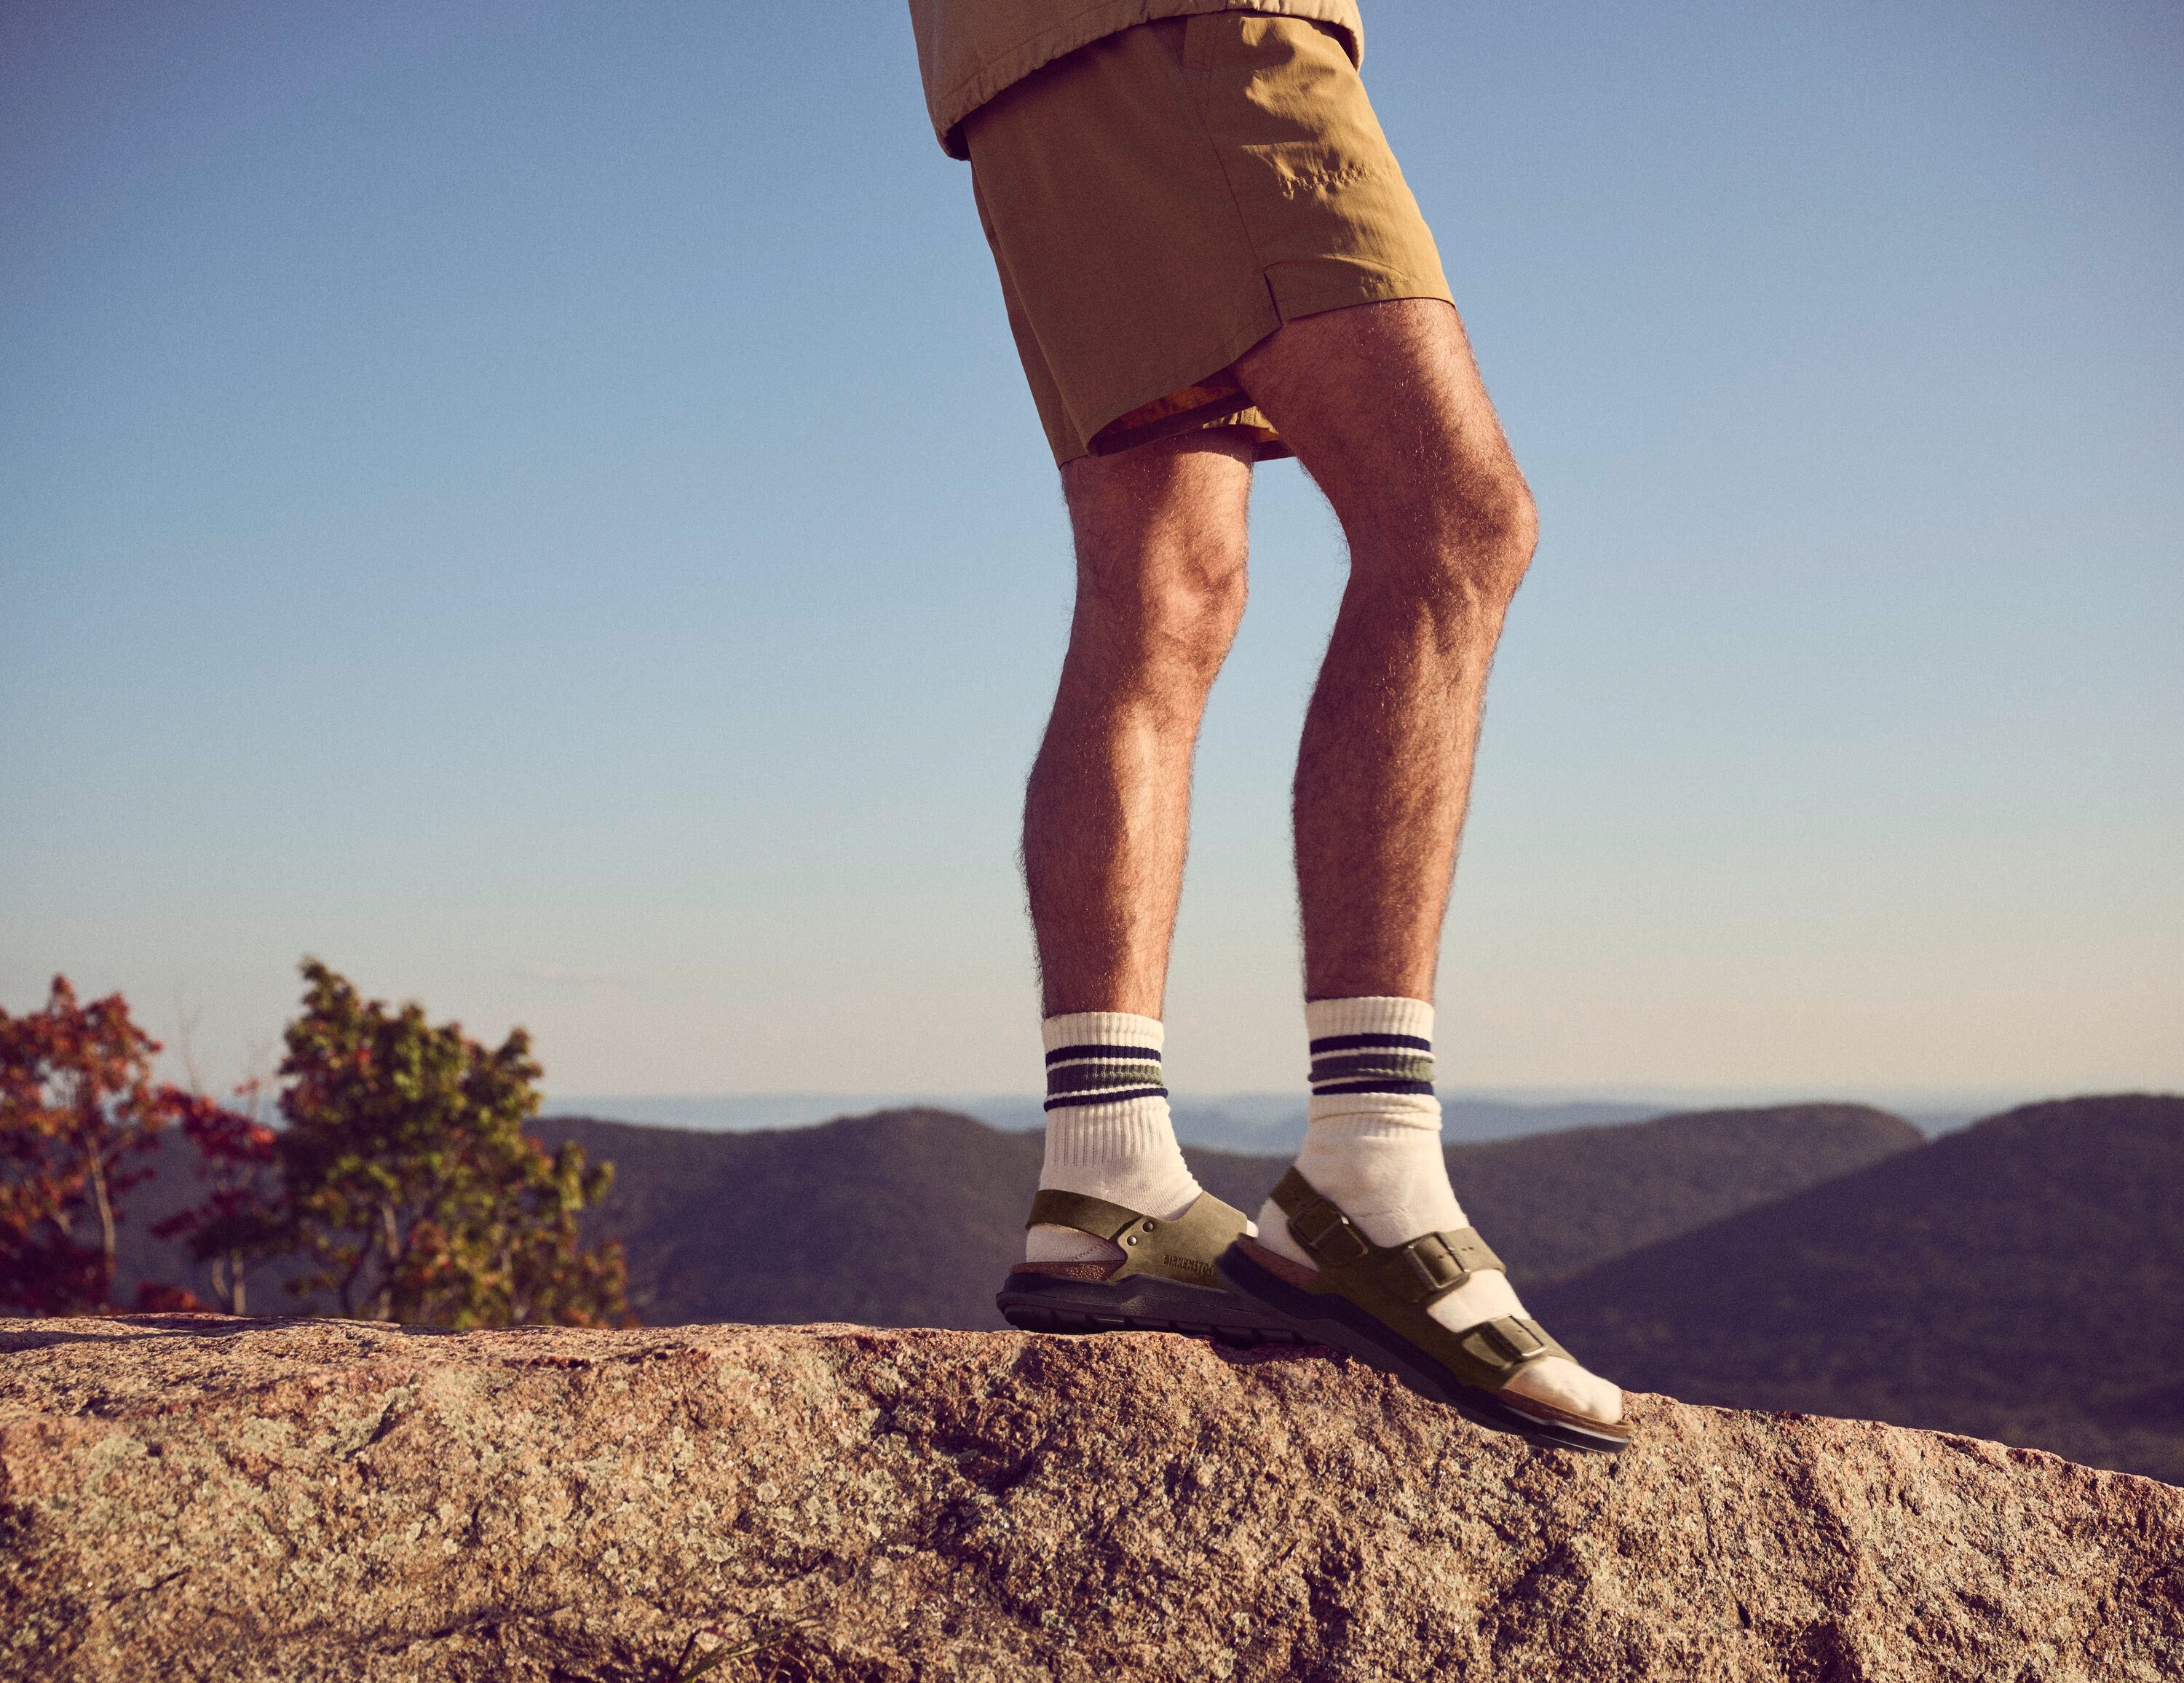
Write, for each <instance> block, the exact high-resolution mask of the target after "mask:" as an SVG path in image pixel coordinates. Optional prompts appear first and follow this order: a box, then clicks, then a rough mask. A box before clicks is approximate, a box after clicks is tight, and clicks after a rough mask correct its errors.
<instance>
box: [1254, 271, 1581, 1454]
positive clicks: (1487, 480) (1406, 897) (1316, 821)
mask: <svg viewBox="0 0 2184 1683" xmlns="http://www.w3.org/2000/svg"><path fill="white" fill-rule="evenodd" d="M1238 373H1239V375H1240V376H1241V378H1242V380H1243V383H1244V386H1245V389H1246V390H1247V391H1249V392H1250V393H1251V396H1252V398H1254V400H1256V402H1257V404H1258V405H1259V406H1260V408H1262V410H1265V411H1266V412H1267V414H1268V417H1269V418H1270V419H1271V420H1272V421H1273V423H1274V425H1275V426H1278V427H1279V428H1280V429H1281V433H1282V437H1284V439H1286V440H1287V441H1288V443H1289V444H1290V448H1291V449H1295V451H1296V453H1297V457H1298V460H1301V462H1302V463H1303V464H1304V465H1305V467H1306V469H1307V471H1309V472H1310V473H1311V474H1312V477H1313V478H1314V479H1315V480H1316V481H1317V482H1318V484H1319V487H1320V488H1321V489H1322V490H1323V491H1324V492H1325V493H1327V499H1328V500H1329V503H1331V504H1333V505H1334V512H1335V515H1336V517H1337V518H1338V519H1339V520H1340V521H1341V522H1342V529H1343V533H1344V535H1345V537H1346V538H1347V539H1348V540H1349V545H1350V580H1349V583H1348V585H1347V586H1346V588H1345V590H1344V592H1343V597H1342V606H1341V609H1340V612H1339V613H1338V614H1337V616H1336V617H1335V624H1334V635H1333V637H1332V638H1330V639H1329V644H1328V650H1327V657H1326V660H1325V661H1324V662H1323V665H1322V666H1321V669H1320V675H1319V682H1318V686H1317V688H1315V689H1314V690H1313V692H1312V705H1311V707H1310V709H1309V710H1308V711H1307V714H1306V717H1305V728H1304V741H1303V745H1302V747H1301V750H1300V752H1299V755H1298V759H1297V776H1296V794H1295V811H1296V861H1297V891H1298V897H1299V900H1300V903H1301V907H1302V912H1303V922H1304V940H1305V995H1306V997H1307V999H1308V1000H1343V1001H1346V1002H1348V1003H1347V1004H1346V1005H1345V1006H1329V1007H1326V1008H1325V1009H1326V1010H1328V1011H1335V1012H1340V1011H1350V1010H1360V1009H1362V1010H1365V1011H1373V1012H1377V1013H1379V1014H1380V1015H1381V1016H1383V1017H1385V1016H1388V1014H1389V1013H1390V1012H1398V1013H1400V1012H1402V1011H1405V1010H1406V1009H1407V1010H1408V1011H1409V1012H1410V1013H1411V1014H1412V1015H1413V1016H1418V1017H1421V1021H1422V1023H1429V1022H1430V1020H1431V1012H1430V1010H1429V1007H1428V1006H1425V1005H1411V1006H1406V1002H1408V1001H1430V1000H1432V998H1433V993H1434V971H1435V961H1436V958H1437V956H1438V954H1439V950H1440V930H1441V922H1442V919H1443V917H1444V915H1445V914H1446V911H1447V907H1448V890H1449V881H1450V878H1451V875H1452V874H1453V872H1454V871H1455V868H1456V850H1457V839H1458V837H1459V835H1460V833H1461V832H1462V830H1463V816H1464V808H1465V805H1466V804H1467V803H1468V800H1469V798H1470V792H1471V765H1472V754H1473V750H1474V747H1475V746H1476V744H1477V743H1478V738H1479V713H1480V710H1481V707H1482V705H1483V703H1484V699H1485V688H1486V672H1487V668H1488V666H1490V664H1491V663H1492V660H1493V657H1494V645H1495V644H1496V641H1497V640H1498V638H1500V636H1501V634H1502V618H1503V616H1504V615H1505V614H1506V613H1507V610H1508V606H1509V602H1510V599H1511V598H1512V597H1513V596H1514V595H1515V594H1516V591H1517V587H1518V584H1519V583H1520V582H1522V580H1523V578H1524V569H1525V567H1526V566H1528V565H1529V562H1530V560H1531V555H1532V545H1533V542H1534V539H1535V532H1536V527H1535V521H1534V516H1533V510H1532V499H1531V494H1530V493H1529V491H1528V490H1527V489H1526V488H1525V485H1524V476H1523V475H1522V474H1520V473H1519V472H1518V471H1517V465H1516V462H1515V460H1513V458H1512V456H1511V455H1510V454H1509V446H1508V443H1507V440H1505V439H1504V438H1503V437H1502V428H1501V425H1500V423H1499V422H1497V421H1496V420H1495V418H1494V410H1493V407H1492V405H1491V404H1490V403H1489V402H1488V401H1487V397H1486V391H1485V387H1484V386H1483V385H1482V384H1481V383H1480V382H1479V372H1478V370H1477V368H1476V367H1475V366H1474V364H1473V362H1472V359H1471V350H1470V347H1469V345H1468V343H1466V341H1465V339H1464V335H1463V324H1462V323H1461V322H1460V321H1459V320H1457V314H1456V311H1455V310H1454V309H1451V308H1450V307H1449V306H1448V305H1447V304H1443V303H1440V302H1438V301H1435V300H1431V299H1408V300H1404V301H1401V302H1397V303H1391V304H1368V305H1361V306H1359V307H1357V308H1356V309H1343V310H1336V311H1332V312H1329V314H1327V315H1313V316H1307V317H1305V318H1304V319H1302V320H1297V321H1292V322H1290V323H1289V324H1288V325H1287V326H1284V327H1283V328H1282V330H1281V331H1280V332H1278V333H1276V334H1274V335H1273V337H1270V338H1268V340H1266V341H1265V342H1264V343H1262V344H1261V345H1260V346H1259V347H1258V348H1256V349H1255V350H1254V351H1253V352H1252V353H1251V354H1250V355H1249V356H1248V357H1246V358H1245V359H1244V361H1243V362H1242V363H1241V364H1240V365H1239V366H1238ZM1309 1014H1310V1013H1309V1012H1308V1013H1307V1015H1308V1016H1309ZM1391 1020H1392V1019H1391ZM1385 1026H1386V1025H1385V1023H1383V1024H1382V1027H1383V1028H1385ZM1409 1032H1411V1033H1413V1034H1416V1033H1417V1032H1418V1029H1417V1028H1415V1027H1414V1028H1412V1029H1411V1030H1410V1031H1409ZM1333 1091H1334V1093H1335V1094H1337V1095H1340V1094H1343V1093H1344V1092H1345V1091H1346V1089H1344V1088H1342V1087H1341V1086H1340V1084H1336V1085H1335V1086H1334V1089H1333ZM1323 1103H1324V1104H1325V1114H1324V1116H1323ZM1315 1154H1316V1155H1315ZM1299 1162H1300V1163H1301V1164H1302V1163H1305V1162H1311V1163H1312V1165H1313V1166H1314V1170H1315V1172H1318V1173H1321V1174H1322V1176H1323V1180H1332V1181H1339V1182H1340V1183H1342V1184H1345V1186H1346V1189H1347V1195H1349V1196H1351V1198H1352V1199H1353V1200H1354V1201H1355V1204H1354V1207H1350V1206H1346V1207H1347V1208H1349V1211H1350V1213H1351V1215H1352V1216H1353V1217H1354V1218H1357V1220H1358V1221H1359V1222H1360V1223H1361V1224H1362V1226H1363V1227H1364V1228H1365V1229H1366V1231H1367V1234H1368V1236H1369V1237H1370V1238H1372V1239H1373V1241H1374V1242H1375V1243H1377V1244H1383V1245H1391V1244H1396V1243H1399V1242H1401V1241H1402V1240H1407V1239H1409V1238H1412V1237H1414V1236H1416V1235H1417V1234H1420V1233H1424V1232H1436V1231H1442V1230H1446V1229H1447V1228H1450V1227H1454V1226H1458V1225H1461V1224H1462V1209H1461V1207H1460V1206H1459V1205H1458V1204H1457V1201H1456V1198H1455V1195H1454V1193H1453V1191H1452V1190H1451V1188H1450V1187H1449V1184H1448V1179H1447V1171H1446V1163H1445V1161H1444V1159H1443V1157H1442V1155H1441V1150H1440V1114H1439V1107H1438V1106H1435V1105H1433V1104H1432V1103H1431V1102H1430V1101H1428V1102H1427V1103H1425V1104H1424V1105H1423V1106H1421V1105H1419V1104H1418V1101H1417V1099H1415V1098H1407V1097H1393V1098H1390V1099H1387V1100H1385V1101H1373V1100H1370V1099H1367V1098H1364V1097H1335V1098H1333V1099H1331V1100H1329V1101H1323V1099H1322V1098H1321V1097H1320V1096H1319V1095H1318V1094H1315V1096H1314V1098H1313V1101H1312V1122H1311V1123H1310V1125H1309V1126H1308V1128H1307V1132H1306V1140H1305V1149H1304V1152H1303V1153H1302V1154H1301V1156H1300V1158H1299ZM1307 1179H1310V1174H1307ZM1314 1184H1322V1182H1320V1181H1315V1182H1314ZM1330 1195H1332V1194H1330ZM1338 1201H1339V1200H1338ZM1272 1208H1273V1207H1272V1206H1271V1205H1269V1207H1268V1210H1269V1211H1271V1210H1272ZM1273 1215H1277V1216H1278V1215H1279V1211H1273ZM1261 1223H1262V1226H1264V1227H1267V1228H1268V1229H1270V1233H1269V1235H1268V1236H1269V1237H1270V1239H1272V1240H1273V1241H1274V1242H1275V1243H1277V1244H1279V1242H1280V1239H1281V1231H1280V1229H1279V1223H1276V1222H1274V1221H1273V1219H1272V1218H1271V1217H1270V1215H1269V1213H1268V1211H1262V1212H1261ZM1301 1255H1302V1253H1301V1251H1299V1252H1297V1256H1298V1257H1301ZM1522 1312H1523V1305H1522V1303H1521V1302H1520V1301H1518V1297H1517V1295H1516V1293H1515V1292H1514V1291H1513V1290H1512V1289H1511V1288H1510V1286H1509V1284H1508V1282H1507V1279H1505V1278H1504V1277H1503V1276H1502V1275H1501V1274H1499V1273H1491V1272H1488V1273H1481V1274H1479V1275H1475V1276H1474V1277H1473V1278H1472V1279H1469V1280H1467V1281H1466V1282H1465V1283H1464V1284H1463V1285H1460V1286H1459V1287H1457V1290H1454V1291H1452V1292H1451V1293H1449V1294H1448V1295H1447V1296H1444V1297H1442V1298H1440V1299H1439V1300H1437V1301H1435V1304H1434V1306H1433V1307H1432V1309H1431V1310H1430V1313H1431V1314H1432V1316H1433V1318H1435V1320H1437V1321H1440V1323H1441V1324H1443V1325H1444V1326H1445V1327H1447V1328H1448V1329H1450V1330H1451V1331H1461V1330H1463V1329H1465V1328H1467V1327H1469V1326H1472V1325H1475V1324H1478V1323H1479V1322H1482V1321H1491V1320H1495V1319H1498V1318H1502V1317H1504V1316H1514V1315H1520V1314H1521V1313H1522ZM1507 1390H1508V1392H1509V1393H1510V1394H1512V1395H1513V1396H1522V1397H1529V1398H1530V1399H1532V1400H1533V1401H1534V1402H1538V1403H1544V1404H1546V1405H1549V1406H1550V1407H1554V1408H1558V1409H1562V1410H1565V1411H1568V1412H1569V1413H1574V1414H1576V1415H1578V1416H1580V1417H1581V1418H1584V1419H1587V1420H1591V1421H1595V1422H1601V1423H1609V1422H1613V1421H1614V1420H1616V1419H1617V1418H1619V1416H1620V1414H1621V1412H1622V1396H1621V1393H1620V1392H1619V1391H1618V1390H1617V1389H1616V1388H1615V1386H1614V1385H1611V1384H1609V1383H1608V1382H1607V1380H1605V1379H1601V1378H1599V1377H1597V1376H1596V1375H1595V1374H1591V1373H1588V1372H1586V1371H1585V1369H1584V1368H1581V1367H1580V1366H1578V1365H1577V1364H1576V1363H1574V1362H1572V1361H1568V1360H1565V1359H1564V1358H1563V1357H1559V1356H1549V1357H1543V1358H1541V1360H1539V1361H1537V1362H1535V1363H1532V1364H1530V1365H1529V1366H1527V1367H1525V1368H1521V1369H1520V1370H1519V1371H1518V1373H1517V1374H1515V1375H1514V1376H1513V1378H1512V1379H1510V1380H1509V1381H1508V1385H1507Z"/></svg>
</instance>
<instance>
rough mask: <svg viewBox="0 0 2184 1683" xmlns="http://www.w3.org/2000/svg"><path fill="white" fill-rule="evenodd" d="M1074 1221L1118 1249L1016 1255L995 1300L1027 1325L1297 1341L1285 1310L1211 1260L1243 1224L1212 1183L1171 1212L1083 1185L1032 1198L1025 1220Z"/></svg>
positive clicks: (1016, 1322) (1233, 1340)
mask: <svg viewBox="0 0 2184 1683" xmlns="http://www.w3.org/2000/svg"><path fill="white" fill-rule="evenodd" d="M1040 1224H1050V1225H1052V1226H1056V1227H1067V1228H1074V1229H1076V1230H1077V1231H1078V1232H1079V1233H1089V1234H1091V1235H1092V1236H1093V1237H1094V1238H1095V1239H1104V1240H1107V1241H1108V1242H1109V1243H1110V1244H1112V1245H1114V1246H1117V1247H1118V1248H1119V1249H1120V1250H1121V1251H1122V1252H1123V1255H1122V1258H1121V1260H1120V1261H1118V1262H1019V1263H1018V1264H1017V1266H1016V1267H1015V1268H1011V1269H1010V1270H1009V1273H1008V1278H1007V1279H1006V1280H1005V1281H1004V1282H1003V1283H1002V1285H1001V1290H1000V1293H999V1295H998V1296H995V1299H994V1302H995V1307H998V1308H999V1309H1000V1312H1001V1314H1002V1316H1003V1317H1004V1318H1006V1320H1007V1321H1008V1323H1009V1324H1010V1325H1011V1326H1016V1327H1022V1329H1024V1330H1025V1331H1027V1332H1059V1333H1090V1332H1176V1333H1183V1334H1185V1335H1189V1336H1191V1337H1194V1338H1211V1339H1216V1340H1220V1341H1221V1342H1223V1343H1228V1344H1260V1343H1288V1344H1294V1343H1298V1342H1301V1341H1302V1340H1301V1337H1300V1335H1299V1334H1298V1333H1297V1332H1296V1330H1295V1329H1294V1328H1293V1327H1291V1326H1290V1324H1289V1322H1288V1320H1287V1318H1285V1317H1284V1316H1283V1315H1281V1314H1280V1313H1279V1312H1273V1311H1269V1310H1268V1309H1267V1308H1265V1307H1262V1305H1260V1304H1258V1303H1256V1302H1254V1301H1251V1299H1249V1298H1245V1297H1240V1296H1237V1295H1236V1294H1235V1293H1234V1291H1231V1290H1229V1287H1228V1286H1227V1285H1226V1284H1224V1283H1223V1280H1222V1279H1221V1276H1220V1275H1219V1274H1218V1273H1216V1272H1215V1270H1214V1266H1213V1262H1214V1258H1215V1257H1218V1256H1219V1255H1220V1254H1221V1253H1222V1252H1223V1251H1225V1250H1227V1249H1228V1248H1229V1244H1230V1243H1231V1241H1233V1240H1236V1239H1239V1238H1241V1237H1242V1236H1243V1234H1244V1229H1245V1227H1246V1226H1247V1225H1248V1223H1247V1222H1246V1221H1245V1216H1244V1212H1242V1211H1241V1210H1238V1209H1233V1208H1231V1207H1229V1205H1227V1204H1224V1203H1223V1202H1222V1201H1220V1200H1219V1199H1218V1198H1217V1197H1215V1196H1214V1195H1212V1193H1210V1192H1201V1193H1200V1194H1199V1195H1198V1197H1197V1198H1196V1199H1195V1201H1193V1202H1192V1204H1191V1206H1190V1208H1189V1209H1187V1210H1185V1211H1184V1212H1183V1213H1182V1214H1181V1215H1179V1216H1178V1217H1177V1218H1175V1219H1174V1220H1173V1221H1162V1220H1159V1219H1158V1218H1156V1217H1152V1216H1149V1215H1146V1214H1145V1213H1144V1212H1142V1211H1138V1210H1133V1209H1129V1208H1127V1207H1124V1206H1123V1205H1121V1204H1113V1203H1110V1202H1108V1201H1107V1200H1106V1199H1105V1198H1095V1197H1091V1196H1089V1195H1087V1194H1084V1193H1082V1192H1063V1191H1060V1190H1047V1191H1044V1192H1041V1193H1039V1195H1038V1196H1036V1197H1034V1199H1033V1200H1032V1203H1031V1216H1030V1218H1029V1219H1028V1220H1027V1221H1026V1222H1025V1223H1024V1225H1025V1226H1026V1227H1034V1226H1038V1225H1040Z"/></svg>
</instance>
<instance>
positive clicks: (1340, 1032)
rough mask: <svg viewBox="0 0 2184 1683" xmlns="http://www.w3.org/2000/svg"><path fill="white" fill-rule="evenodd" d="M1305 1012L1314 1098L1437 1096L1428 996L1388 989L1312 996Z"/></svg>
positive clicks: (1431, 1020) (1431, 1008) (1431, 1010)
mask: <svg viewBox="0 0 2184 1683" xmlns="http://www.w3.org/2000/svg"><path fill="white" fill-rule="evenodd" d="M1304 1016H1305V1027H1306V1031H1307V1033H1308V1034H1310V1035H1311V1036H1312V1097H1313V1098H1315V1099H1322V1098H1330V1097H1333V1096H1334V1095H1340V1094H1351V1093H1386V1094H1404V1095H1416V1096H1419V1097H1423V1098H1428V1099H1430V1098H1431V1097H1432V1096H1433V1090H1434V1079H1433V1078H1434V1060H1433V1017H1434V1008H1433V1006H1430V1005H1429V1004H1428V1003H1427V1002H1426V1001H1425V1000H1406V999H1396V998H1391V997H1388V996H1384V995H1368V996H1366V997H1364V998H1361V999H1349V1000H1307V1002H1306V1005H1305V1008H1304Z"/></svg>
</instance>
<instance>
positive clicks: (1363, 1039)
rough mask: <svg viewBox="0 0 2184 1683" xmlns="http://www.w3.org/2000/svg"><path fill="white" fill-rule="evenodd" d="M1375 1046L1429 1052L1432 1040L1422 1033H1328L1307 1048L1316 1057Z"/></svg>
mask: <svg viewBox="0 0 2184 1683" xmlns="http://www.w3.org/2000/svg"><path fill="white" fill-rule="evenodd" d="M1375 1046H1401V1047H1402V1048H1403V1049H1404V1050H1407V1051H1413V1052H1429V1051H1431V1050H1433V1042H1432V1041H1430V1040H1429V1039H1426V1038H1425V1037H1424V1035H1422V1034H1329V1036H1328V1037H1327V1038H1326V1039H1323V1040H1314V1041H1313V1042H1312V1045H1311V1047H1310V1048H1309V1050H1311V1052H1312V1056H1315V1057H1317V1056H1318V1055H1319V1054H1320V1053H1322V1052H1354V1051H1369V1050H1372V1049H1373V1047H1375Z"/></svg>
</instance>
